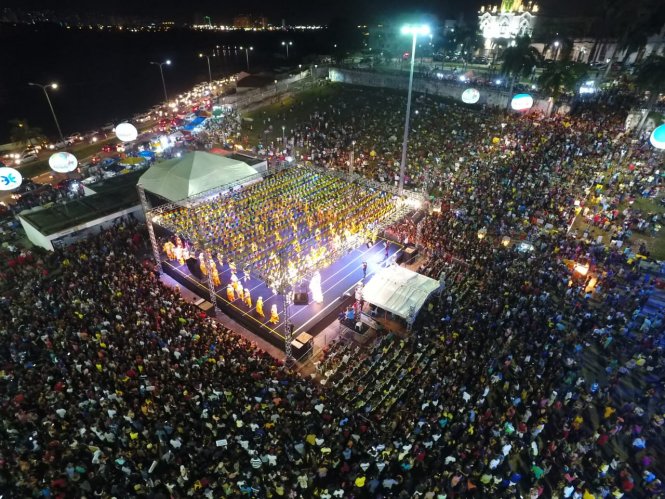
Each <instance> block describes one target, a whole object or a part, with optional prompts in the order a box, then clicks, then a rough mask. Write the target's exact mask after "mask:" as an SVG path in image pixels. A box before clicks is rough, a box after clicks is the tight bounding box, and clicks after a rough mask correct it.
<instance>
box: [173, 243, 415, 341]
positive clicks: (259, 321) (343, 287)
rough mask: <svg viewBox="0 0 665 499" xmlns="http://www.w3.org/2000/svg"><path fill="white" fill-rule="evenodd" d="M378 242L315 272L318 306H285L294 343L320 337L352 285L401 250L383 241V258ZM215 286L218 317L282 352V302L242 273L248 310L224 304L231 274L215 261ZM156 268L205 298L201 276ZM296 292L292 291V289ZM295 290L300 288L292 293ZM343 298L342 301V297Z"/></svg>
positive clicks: (180, 267)
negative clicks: (259, 308)
mask: <svg viewBox="0 0 665 499" xmlns="http://www.w3.org/2000/svg"><path fill="white" fill-rule="evenodd" d="M384 241H385V240H383V239H379V240H378V241H377V243H376V244H375V245H374V246H372V247H370V248H368V247H367V245H363V246H360V247H359V248H356V249H354V250H351V251H350V252H348V253H347V254H346V255H344V256H342V257H341V258H340V259H339V260H337V261H336V262H335V263H333V264H332V265H331V266H329V267H327V268H325V269H322V270H320V273H321V290H322V291H323V303H322V304H319V303H314V302H313V301H312V295H311V293H309V292H308V304H307V305H291V307H290V312H291V322H292V323H293V325H294V328H295V329H294V334H293V337H294V338H295V337H296V336H298V334H300V333H301V332H307V333H309V334H311V335H312V336H316V335H317V334H318V333H320V332H321V331H322V330H323V329H324V328H325V327H326V326H327V325H328V324H330V323H331V322H332V321H333V320H336V319H337V316H338V314H339V313H340V312H342V311H343V310H345V309H346V307H347V306H349V305H350V304H352V303H353V301H354V289H355V286H356V284H357V283H358V282H360V281H363V282H365V283H366V282H367V281H368V280H369V278H370V277H371V276H372V274H374V273H375V272H376V271H377V270H378V269H380V268H381V267H382V266H385V265H387V263H388V262H391V261H392V260H393V259H394V256H395V253H396V252H398V251H399V250H400V249H402V246H401V245H399V244H397V243H395V242H392V241H388V243H389V255H388V258H387V259H386V254H385V246H384ZM363 261H366V262H367V276H366V278H365V279H364V280H363V269H362V262H363ZM216 265H217V268H218V271H219V277H220V280H221V285H220V286H219V287H218V288H216V289H215V292H216V293H215V294H216V299H217V304H218V306H219V308H220V309H221V310H222V312H223V313H225V314H227V315H229V316H230V317H232V318H233V319H234V320H236V321H237V322H239V323H241V324H242V325H243V326H244V327H246V328H247V329H249V330H250V331H252V332H253V333H255V334H257V335H259V336H261V337H262V338H264V339H265V340H267V341H269V342H270V343H272V344H273V345H275V346H276V347H278V348H280V349H284V311H283V301H282V297H281V296H278V295H275V294H274V293H273V292H272V290H271V289H269V288H268V287H267V286H266V284H265V282H263V281H262V280H260V279H258V278H257V277H255V276H251V275H250V278H249V280H247V281H246V280H244V279H243V273H242V271H238V272H237V273H236V275H237V276H238V278H239V279H240V280H241V282H242V285H243V286H244V287H245V288H247V287H249V289H250V293H251V296H252V308H249V307H247V306H246V305H245V303H244V302H243V301H242V300H240V299H236V300H235V301H233V302H229V301H228V299H227V295H226V287H227V284H228V283H229V282H230V279H231V269H230V268H229V267H228V265H226V264H224V266H221V265H219V263H218V262H216ZM162 268H163V269H164V272H165V273H166V274H168V275H170V276H171V277H173V278H174V279H175V280H176V281H178V282H179V283H180V284H182V285H183V286H185V287H187V288H188V289H189V290H191V291H192V292H194V293H196V294H197V295H198V296H200V297H201V298H204V299H206V300H209V299H210V293H209V291H208V281H207V278H206V277H205V276H204V277H203V279H198V278H197V277H195V276H193V275H192V274H191V273H190V271H189V269H188V268H187V266H186V265H179V264H178V262H177V261H169V260H166V259H164V258H162ZM301 286H302V291H308V287H309V282H308V281H307V282H304V283H301ZM297 288H298V287H297ZM296 291H300V289H296ZM347 292H348V293H349V294H348V295H347V296H345V293H347ZM259 296H262V297H263V311H264V314H265V317H263V318H262V317H260V316H259V315H258V314H257V312H256V301H257V299H258V298H259ZM273 304H275V305H277V309H278V311H279V322H278V323H277V324H271V323H270V322H269V319H270V308H271V306H272V305H273Z"/></svg>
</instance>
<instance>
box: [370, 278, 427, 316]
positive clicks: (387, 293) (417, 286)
mask: <svg viewBox="0 0 665 499" xmlns="http://www.w3.org/2000/svg"><path fill="white" fill-rule="evenodd" d="M438 288H439V282H438V281H435V280H434V279H431V278H429V277H426V276H424V275H421V274H418V273H417V272H414V271H412V270H409V269H407V268H404V267H400V266H399V265H391V266H390V267H388V268H385V269H381V270H380V271H379V272H378V273H377V274H375V275H374V276H373V277H372V278H371V279H370V281H369V282H368V283H367V285H366V286H365V287H364V289H363V299H364V300H365V301H366V302H368V303H371V304H372V305H376V306H377V307H380V308H382V309H384V310H387V311H388V312H391V313H393V314H395V315H397V316H399V317H402V318H404V319H406V318H408V317H409V310H411V308H412V307H413V314H414V317H415V316H416V315H418V311H419V310H420V309H421V307H422V306H423V304H424V303H425V300H427V297H428V296H429V295H430V294H431V293H432V292H433V291H436V290H437V289H438Z"/></svg>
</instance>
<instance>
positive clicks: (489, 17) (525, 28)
mask: <svg viewBox="0 0 665 499" xmlns="http://www.w3.org/2000/svg"><path fill="white" fill-rule="evenodd" d="M537 12H538V5H536V4H535V3H533V2H523V1H522V0H502V2H501V7H497V6H496V5H489V6H487V7H485V6H483V7H481V8H480V12H479V16H478V24H479V27H480V31H481V32H482V34H483V36H484V37H485V48H486V49H490V48H491V47H492V45H493V44H494V43H496V41H497V40H498V39H504V40H509V41H510V40H514V39H515V38H517V37H518V36H525V35H526V36H531V35H532V34H533V28H534V26H535V22H536V15H535V14H536V13H537Z"/></svg>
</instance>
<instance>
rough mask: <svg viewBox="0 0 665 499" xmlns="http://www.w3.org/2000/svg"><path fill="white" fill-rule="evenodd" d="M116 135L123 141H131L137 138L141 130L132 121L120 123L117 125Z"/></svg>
mask: <svg viewBox="0 0 665 499" xmlns="http://www.w3.org/2000/svg"><path fill="white" fill-rule="evenodd" d="M115 136H116V137H118V138H119V139H120V140H122V141H123V142H131V141H132V140H136V137H138V136H139V132H138V130H137V129H136V127H135V126H134V125H132V124H131V123H120V124H119V125H118V126H117V127H115Z"/></svg>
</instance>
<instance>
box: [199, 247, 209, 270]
mask: <svg viewBox="0 0 665 499" xmlns="http://www.w3.org/2000/svg"><path fill="white" fill-rule="evenodd" d="M199 267H200V268H201V273H202V274H203V275H204V276H207V275H208V266H207V265H206V255H205V253H204V252H203V251H201V253H199Z"/></svg>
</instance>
